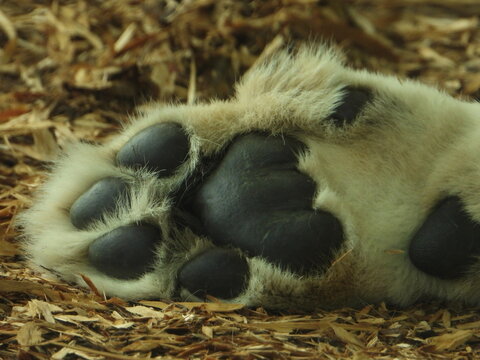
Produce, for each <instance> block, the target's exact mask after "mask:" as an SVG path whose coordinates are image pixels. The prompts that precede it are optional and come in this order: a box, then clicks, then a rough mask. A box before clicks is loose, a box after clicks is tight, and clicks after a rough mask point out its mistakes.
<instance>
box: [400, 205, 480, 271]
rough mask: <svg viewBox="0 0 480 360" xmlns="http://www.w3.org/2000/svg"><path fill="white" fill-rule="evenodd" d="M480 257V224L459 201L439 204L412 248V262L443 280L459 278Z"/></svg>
mask: <svg viewBox="0 0 480 360" xmlns="http://www.w3.org/2000/svg"><path fill="white" fill-rule="evenodd" d="M479 255H480V224H479V223H477V222H475V221H473V220H472V219H471V218H470V217H469V216H468V215H467V214H466V213H465V210H464V209H463V206H462V203H461V201H460V199H459V198H457V197H451V198H448V199H446V200H445V201H443V202H442V203H440V204H439V205H438V206H437V208H436V209H434V210H433V212H432V213H431V214H430V215H429V216H428V217H427V219H426V220H425V222H424V223H423V225H422V226H421V227H420V229H419V230H418V231H417V233H416V234H415V235H414V237H413V239H412V241H411V243H410V248H409V256H410V259H411V261H412V263H413V264H414V265H415V266H416V267H417V268H418V269H420V270H421V271H423V272H425V273H427V274H429V275H432V276H436V277H439V278H442V279H456V278H460V277H462V276H463V275H465V273H466V272H467V271H468V269H469V267H470V266H471V265H472V264H473V263H474V262H475V261H476V259H477V257H478V256H479Z"/></svg>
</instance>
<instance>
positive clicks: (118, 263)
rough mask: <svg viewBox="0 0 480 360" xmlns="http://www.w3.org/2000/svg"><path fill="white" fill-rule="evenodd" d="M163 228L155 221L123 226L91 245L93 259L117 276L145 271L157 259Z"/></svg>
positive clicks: (121, 277) (133, 276)
mask: <svg viewBox="0 0 480 360" xmlns="http://www.w3.org/2000/svg"><path fill="white" fill-rule="evenodd" d="M160 240H161V235H160V231H159V230H158V229H157V228H156V227H154V226H151V225H129V226H122V227H119V228H117V229H115V230H113V231H110V232H109V233H106V234H105V235H103V236H101V237H99V238H98V239H96V240H95V241H94V242H93V243H92V244H90V247H89V248H88V259H89V261H90V263H91V264H92V265H93V266H94V267H95V268H97V269H98V270H99V271H101V272H103V273H104V274H106V275H108V276H111V277H114V278H117V279H125V280H128V279H135V278H138V277H140V276H141V275H143V274H145V273H146V272H147V271H148V270H149V269H150V267H151V265H152V264H153V261H154V260H155V244H157V243H158V242H159V241H160Z"/></svg>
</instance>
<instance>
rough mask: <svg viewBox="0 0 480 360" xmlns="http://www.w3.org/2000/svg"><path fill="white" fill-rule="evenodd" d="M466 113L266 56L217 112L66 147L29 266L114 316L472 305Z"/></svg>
mask: <svg viewBox="0 0 480 360" xmlns="http://www.w3.org/2000/svg"><path fill="white" fill-rule="evenodd" d="M477 110H478V109H477V105H475V104H469V103H464V102H461V101H458V100H454V99H452V98H450V97H448V96H446V95H444V94H442V93H440V92H438V91H436V90H434V89H431V88H428V87H425V86H423V85H419V84H416V83H412V82H402V83H400V82H399V81H397V80H395V79H393V78H389V77H384V76H381V75H376V74H369V73H366V72H362V71H354V70H351V69H348V68H345V67H343V66H342V64H341V61H340V60H339V58H338V57H337V55H335V53H334V52H333V51H332V50H327V49H324V48H320V49H312V48H303V49H302V50H300V51H299V53H298V54H296V55H289V54H287V53H286V52H281V53H278V54H276V55H275V57H274V58H272V59H271V60H270V61H269V62H267V63H266V64H263V65H260V66H258V67H257V68H255V69H253V70H252V71H251V72H250V73H249V75H248V76H247V77H246V78H245V79H244V80H243V81H241V82H240V83H239V84H238V85H237V96H236V97H235V98H233V99H231V100H229V101H226V102H212V103H210V104H198V105H193V106H171V107H169V106H160V105H158V106H153V107H152V108H151V109H150V110H148V111H146V112H145V113H143V114H140V115H139V117H138V118H137V119H135V120H134V121H132V123H131V124H130V125H129V126H127V127H126V128H125V130H124V131H123V132H122V133H121V134H119V136H118V137H117V138H116V139H114V140H113V141H112V142H110V143H107V144H105V145H102V146H91V145H85V144H77V145H74V146H72V147H71V148H70V149H69V150H68V151H67V152H66V154H65V155H64V156H63V157H62V158H61V159H60V160H59V161H58V162H57V164H56V167H55V169H54V171H53V172H52V174H51V176H50V179H49V181H48V182H47V183H46V184H45V185H44V187H43V189H42V192H41V193H40V195H39V197H38V199H37V201H36V203H35V205H34V206H33V207H32V208H31V209H30V210H28V211H27V212H26V213H25V214H24V215H23V216H22V218H21V220H20V222H21V224H22V225H23V227H24V231H25V234H26V238H27V242H26V251H27V253H28V255H29V256H30V259H31V262H32V264H36V266H37V267H38V266H39V267H41V268H43V269H49V270H51V271H52V272H55V273H56V274H58V275H59V276H61V277H62V278H64V279H66V280H69V281H75V282H77V283H79V284H82V285H84V283H83V279H82V276H81V275H86V276H88V277H89V278H90V279H91V280H92V281H93V282H94V283H95V285H96V286H97V288H99V289H101V290H103V291H105V292H106V293H108V294H110V295H116V296H121V297H124V298H126V299H138V298H171V299H183V300H196V299H204V298H206V296H207V295H212V296H214V297H217V298H221V299H224V300H227V301H232V302H241V303H245V304H246V305H251V306H257V305H261V306H264V307H267V308H276V309H286V308H296V309H303V310H311V309H315V308H319V307H324V308H325V307H339V306H358V305H362V304H364V303H368V302H378V301H387V302H390V303H394V304H398V305H406V304H409V303H411V302H413V301H416V300H418V299H421V298H430V297H436V298H440V299H444V300H461V301H465V302H468V303H472V304H477V303H480V295H478V294H480V291H479V290H480V289H479V287H480V285H478V284H479V282H478V280H479V274H480V265H479V261H478V255H479V254H480V246H479V243H480V242H479V237H478V235H479V234H478V233H479V230H478V229H479V228H480V225H479V221H480V205H478V204H480V199H477V196H479V194H480V191H478V190H480V189H477V187H478V184H480V182H479V181H478V179H480V166H479V165H477V160H476V157H475V156H474V155H475V154H476V153H477V151H478V149H477V144H476V143H477V141H476V140H475V139H476V138H477V137H476V136H477V131H479V132H480V129H478V130H477V128H478V126H477V122H476V121H475V116H476V115H475V114H476V113H477V112H478V111H477ZM452 119H453V120H452ZM459 159H462V161H459ZM437 204H438V205H437Z"/></svg>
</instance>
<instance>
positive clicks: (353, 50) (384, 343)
mask: <svg viewBox="0 0 480 360" xmlns="http://www.w3.org/2000/svg"><path fill="white" fill-rule="evenodd" d="M479 15H480V3H479V2H478V0H424V1H422V0H404V1H399V0H389V1H375V0H356V1H355V0H350V1H335V0H331V1H313V0H264V1H261V0H252V1H244V0H240V1H235V0H217V1H215V0H198V1H175V0H164V1H162V0H145V1H142V0H128V1H127V0H84V1H81V0H76V1H73V0H72V1H67V0H56V1H54V0H3V1H0V189H1V190H0V228H1V233H2V236H1V237H0V359H10V358H19V359H77V358H84V359H135V358H158V359H174V358H189V359H236V358H238V359H319V358H321V359H347V358H348V359H350V358H353V359H371V358H378V359H395V358H396V359H401V358H407V359H415V358H426V359H447V358H448V359H450V358H455V359H474V358H478V357H480V315H479V313H478V310H475V309H465V308H461V307H452V306H449V307H446V306H442V305H441V304H419V305H417V306H415V307H412V308H409V309H403V310H399V309H393V308H390V307H388V306H386V305H384V304H380V305H372V306H367V307H365V308H363V309H361V310H351V309H341V310H338V311H333V312H323V311H319V312H317V313H314V314H292V313H289V314H279V313H269V312H267V311H265V310H264V309H261V308H260V309H246V308H244V307H242V306H241V305H232V304H222V303H215V302H213V303H206V304H204V303H170V302H163V301H140V302H138V303H126V302H124V301H122V300H121V299H117V298H105V297H103V296H102V295H101V294H98V293H97V292H96V290H95V288H94V285H92V288H91V289H90V290H83V289H79V288H77V287H73V286H70V285H68V284H65V283H61V282H54V281H50V280H46V279H44V278H42V277H41V276H40V275H39V274H36V273H33V272H32V271H31V270H29V269H28V268H26V267H25V265H24V264H23V263H22V255H21V251H20V250H19V244H18V240H16V237H17V235H18V233H17V230H15V228H14V227H13V226H12V220H14V218H15V216H16V214H17V213H18V212H19V211H21V210H22V209H23V208H25V207H28V206H29V204H30V202H31V197H32V192H34V190H35V188H36V187H37V186H38V185H39V184H40V183H41V181H42V179H43V178H44V170H45V168H46V166H47V165H48V164H49V162H50V161H51V160H52V159H53V158H55V156H56V155H57V153H58V152H59V150H61V149H62V147H63V146H64V145H65V144H66V143H68V142H71V141H74V140H78V139H82V140H84V141H90V142H101V141H104V140H105V139H107V138H108V137H110V136H112V135H113V134H114V133H115V132H116V131H117V130H118V128H119V127H120V124H121V122H122V121H124V120H125V119H126V118H127V117H128V115H129V114H132V113H134V109H135V107H136V106H141V105H143V104H145V103H147V102H148V101H150V100H152V99H160V100H163V101H177V102H186V101H193V100H195V99H197V100H202V99H208V98H211V97H218V98H226V97H228V96H229V95H231V93H232V84H233V82H234V81H235V80H236V79H238V77H239V76H241V74H242V73H244V72H245V71H246V70H247V69H248V68H249V67H250V66H252V64H254V63H255V62H256V61H258V60H259V59H261V58H262V57H264V56H266V55H268V54H269V53H271V52H272V51H274V50H275V49H276V48H278V47H280V46H282V45H283V44H286V43H288V42H291V41H295V40H305V39H328V40H330V41H332V42H333V43H336V44H338V45H339V46H340V47H342V48H344V49H345V51H346V55H347V58H348V61H349V63H350V65H352V66H354V67H364V68H368V69H372V70H376V71H380V72H384V73H391V74H398V75H400V76H407V77H410V78H417V79H419V80H420V81H422V82H425V83H429V84H436V85H437V86H439V87H441V88H443V89H445V90H446V91H447V92H449V93H451V94H452V95H454V96H460V97H469V98H479V97H480V30H479Z"/></svg>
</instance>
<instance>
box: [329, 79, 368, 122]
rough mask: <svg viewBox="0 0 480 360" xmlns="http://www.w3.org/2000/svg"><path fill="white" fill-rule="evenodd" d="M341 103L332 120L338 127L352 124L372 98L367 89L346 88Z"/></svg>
mask: <svg viewBox="0 0 480 360" xmlns="http://www.w3.org/2000/svg"><path fill="white" fill-rule="evenodd" d="M344 91H345V95H344V97H343V99H342V101H341V103H340V104H339V105H338V106H337V107H336V108H335V110H334V111H333V114H332V115H331V118H332V119H333V120H334V121H335V123H337V124H338V125H344V124H351V123H352V122H353V121H354V120H355V118H356V117H357V116H358V114H359V113H360V111H362V109H363V107H364V106H365V104H366V103H367V102H368V101H369V100H370V98H371V97H372V95H371V92H370V91H369V90H368V89H365V88H355V87H350V86H348V87H346V88H345V89H344Z"/></svg>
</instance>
